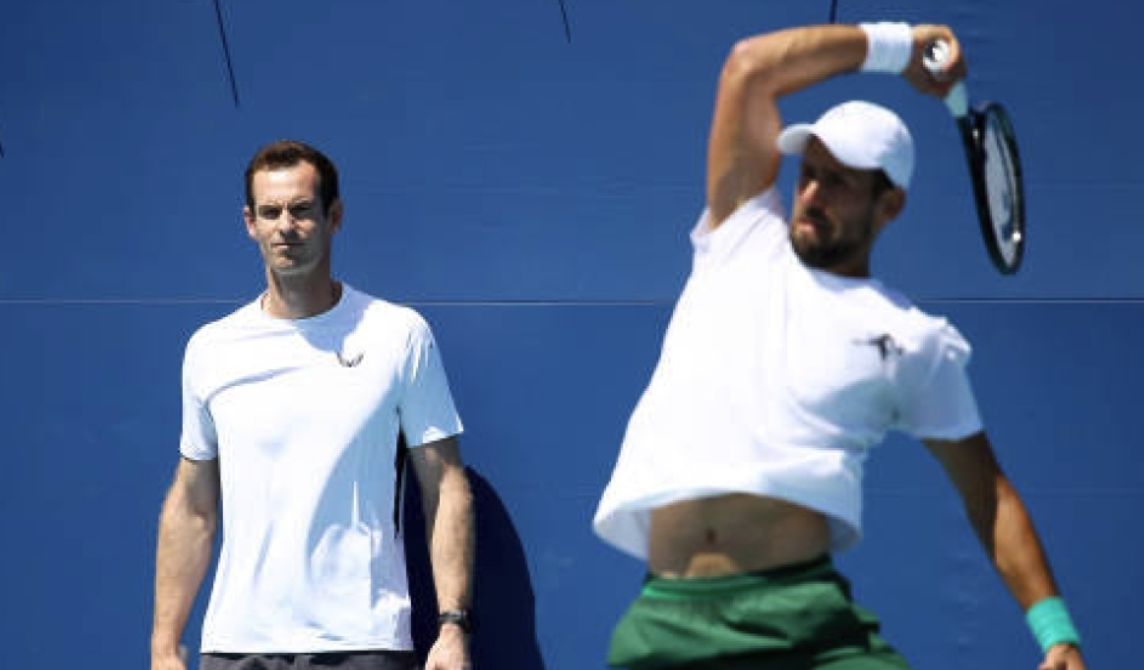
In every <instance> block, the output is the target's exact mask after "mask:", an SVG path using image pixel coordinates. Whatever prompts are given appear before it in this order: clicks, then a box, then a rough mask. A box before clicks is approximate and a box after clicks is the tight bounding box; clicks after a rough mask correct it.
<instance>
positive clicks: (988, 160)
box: [924, 40, 1025, 274]
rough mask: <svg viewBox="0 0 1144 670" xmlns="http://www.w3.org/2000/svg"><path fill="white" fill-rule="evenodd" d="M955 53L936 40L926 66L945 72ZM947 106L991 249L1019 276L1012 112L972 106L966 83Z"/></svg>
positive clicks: (1000, 264)
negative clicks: (958, 134)
mask: <svg viewBox="0 0 1144 670" xmlns="http://www.w3.org/2000/svg"><path fill="white" fill-rule="evenodd" d="M949 55H950V47H949V43H947V42H945V41H943V40H937V41H934V42H932V43H931V44H930V45H929V46H928V47H926V53H925V55H924V63H925V67H926V69H927V70H929V71H930V73H931V74H933V75H935V76H937V75H939V74H940V73H941V72H943V68H944V66H945V64H946V62H947V61H948V59H949ZM945 105H946V107H948V108H949V111H950V114H952V115H953V118H954V119H955V120H956V121H957V127H958V129H959V130H960V131H961V141H962V144H963V145H964V147H965V157H966V159H967V161H968V163H969V176H970V180H971V181H972V182H973V198H974V200H975V201H976V203H977V218H978V220H979V221H980V223H981V234H982V236H983V237H984V238H985V248H986V249H988V250H989V257H990V259H992V261H993V265H994V266H996V267H997V270H998V271H1000V272H1001V273H1002V274H1013V273H1014V272H1016V271H1017V268H1019V267H1020V266H1021V258H1022V257H1023V256H1024V251H1025V193H1024V186H1023V184H1022V179H1021V159H1020V156H1019V155H1018V154H1017V138H1016V136H1015V135H1014V133H1013V125H1012V123H1010V121H1009V115H1008V114H1006V113H1005V108H1004V107H1002V106H1001V105H1000V104H999V103H996V102H984V103H981V104H980V105H977V106H976V107H975V108H970V107H969V96H968V93H967V91H966V88H965V82H964V81H958V82H957V83H956V84H954V86H953V88H951V89H950V91H949V94H948V95H946V98H945Z"/></svg>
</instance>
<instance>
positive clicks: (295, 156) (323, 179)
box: [246, 140, 338, 213]
mask: <svg viewBox="0 0 1144 670" xmlns="http://www.w3.org/2000/svg"><path fill="white" fill-rule="evenodd" d="M303 161H305V162H307V163H309V164H310V165H313V166H314V168H315V169H316V170H317V171H318V195H319V196H320V197H321V198H322V211H323V212H325V213H329V211H330V206H331V205H333V204H334V203H335V202H336V201H337V199H338V169H337V168H336V167H334V162H333V161H331V160H330V159H329V158H328V157H327V156H326V155H325V154H324V153H322V152H321V151H318V150H317V149H315V148H314V147H312V146H310V145H309V144H306V143H305V142H299V141H297V140H277V141H274V142H271V143H270V144H267V145H266V146H264V147H262V148H261V149H259V150H258V151H257V152H255V154H254V156H253V157H252V158H251V159H250V163H249V164H247V166H246V206H247V207H250V208H251V209H253V208H254V191H253V183H254V173H255V172H260V171H262V170H278V169H281V168H289V167H294V166H295V165H297V164H299V163H301V162H303Z"/></svg>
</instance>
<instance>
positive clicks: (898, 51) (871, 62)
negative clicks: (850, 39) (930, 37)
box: [858, 22, 914, 74]
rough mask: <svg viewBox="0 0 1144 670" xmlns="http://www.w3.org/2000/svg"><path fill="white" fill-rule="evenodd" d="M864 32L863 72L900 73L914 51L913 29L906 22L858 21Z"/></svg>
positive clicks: (908, 62)
mask: <svg viewBox="0 0 1144 670" xmlns="http://www.w3.org/2000/svg"><path fill="white" fill-rule="evenodd" d="M858 27H859V28H861V29H862V30H863V31H864V32H865V33H866V60H865V61H863V62H862V71H863V72H889V73H890V74H901V73H902V70H905V69H906V66H907V65H909V64H910V56H911V55H913V52H914V31H913V29H912V28H910V24H908V23H889V22H882V23H860V24H858Z"/></svg>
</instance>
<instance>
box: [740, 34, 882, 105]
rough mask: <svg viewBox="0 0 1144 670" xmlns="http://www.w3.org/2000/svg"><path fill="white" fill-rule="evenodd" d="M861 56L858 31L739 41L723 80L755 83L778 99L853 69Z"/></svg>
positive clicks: (863, 38) (863, 46)
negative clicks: (739, 79) (741, 80)
mask: <svg viewBox="0 0 1144 670" xmlns="http://www.w3.org/2000/svg"><path fill="white" fill-rule="evenodd" d="M865 57H866V35H865V33H863V32H862V30H861V29H860V28H858V27H857V26H847V25H823V26H808V27H803V28H791V29H789V30H781V31H778V32H773V33H767V34H765V35H759V36H756V37H749V38H747V39H744V40H741V41H739V42H738V43H737V44H736V45H735V47H734V48H733V49H732V51H731V55H730V56H729V57H728V59H727V62H726V64H725V66H724V69H723V77H724V79H725V80H727V79H730V80H732V81H734V80H736V79H737V78H744V80H750V81H752V82H757V83H758V84H760V85H762V86H763V90H764V91H765V92H766V93H768V94H770V95H772V96H774V97H779V96H783V95H786V94H788V93H793V92H795V91H798V90H800V89H803V88H806V87H807V86H810V85H812V84H815V83H817V82H820V81H823V80H825V79H827V78H829V77H831V76H834V75H836V74H841V73H843V72H850V71H854V70H857V69H858V67H859V66H860V65H861V64H862V61H863V59H865Z"/></svg>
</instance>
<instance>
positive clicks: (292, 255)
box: [243, 161, 341, 277]
mask: <svg viewBox="0 0 1144 670" xmlns="http://www.w3.org/2000/svg"><path fill="white" fill-rule="evenodd" d="M319 183H320V177H319V175H318V171H317V169H316V168H315V167H314V166H313V165H311V164H310V163H307V162H305V161H302V162H300V163H298V164H297V165H293V166H291V167H287V168H277V169H272V170H259V171H258V172H255V173H254V176H253V177H252V179H251V189H250V190H251V195H252V196H253V198H254V207H253V208H250V207H247V208H245V209H244V210H243V219H244V220H245V221H246V231H247V233H248V234H249V235H250V238H251V239H252V240H254V241H255V242H257V243H258V249H259V251H260V252H262V260H263V262H265V263H266V268H267V269H268V270H269V271H271V272H274V273H275V274H277V275H279V276H283V277H287V276H294V275H301V274H306V273H308V272H310V271H312V270H313V269H314V268H316V267H318V265H319V264H320V263H322V262H326V263H327V264H328V261H329V256H330V242H331V240H332V239H333V235H334V233H335V232H336V231H337V229H338V226H339V225H340V223H341V202H334V204H333V206H332V207H330V208H329V212H326V211H324V210H325V206H324V205H323V203H322V200H321V196H320V195H319V191H318V186H319Z"/></svg>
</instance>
